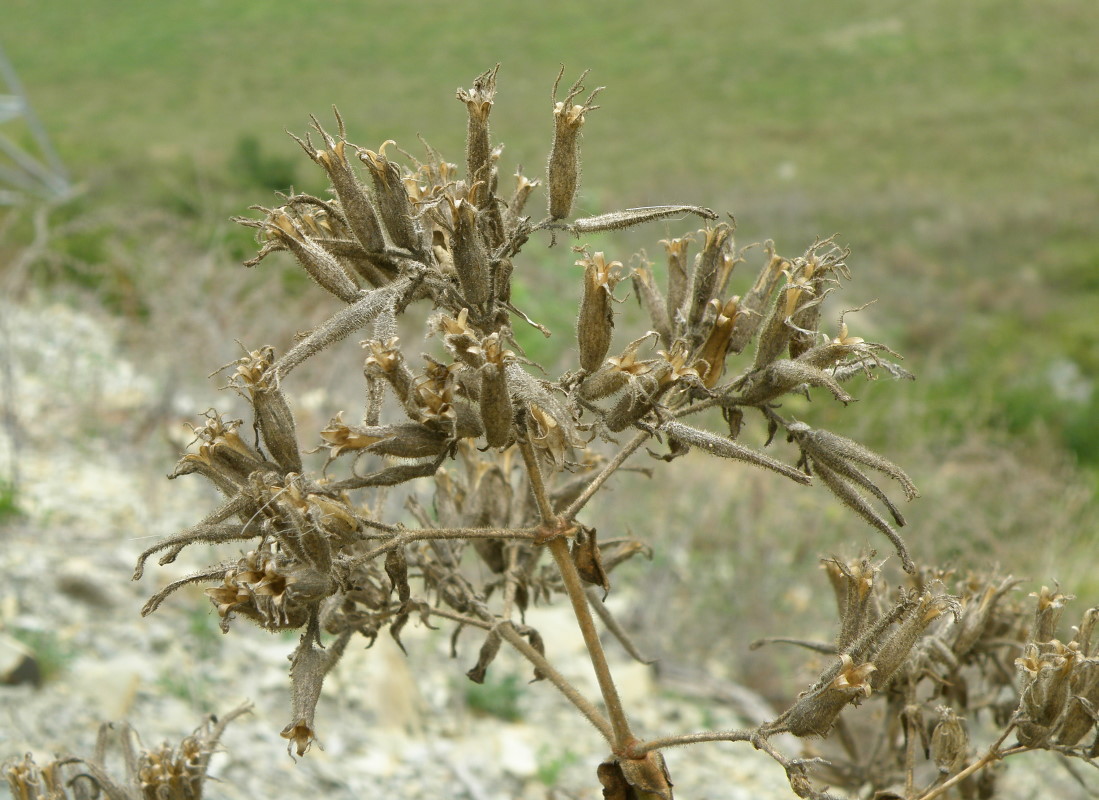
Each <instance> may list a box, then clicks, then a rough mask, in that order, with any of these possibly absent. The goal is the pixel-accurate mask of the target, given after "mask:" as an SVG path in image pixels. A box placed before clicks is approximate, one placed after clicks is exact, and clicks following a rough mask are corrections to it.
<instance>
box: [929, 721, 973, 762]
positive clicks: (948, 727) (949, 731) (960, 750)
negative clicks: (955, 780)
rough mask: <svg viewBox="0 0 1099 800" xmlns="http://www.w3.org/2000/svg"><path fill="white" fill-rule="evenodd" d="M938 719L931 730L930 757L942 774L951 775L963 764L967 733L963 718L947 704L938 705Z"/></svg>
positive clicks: (967, 742) (966, 746)
mask: <svg viewBox="0 0 1099 800" xmlns="http://www.w3.org/2000/svg"><path fill="white" fill-rule="evenodd" d="M936 711H938V712H939V721H938V722H936V723H935V729H934V730H933V731H932V732H931V759H932V760H933V761H934V762H935V766H937V767H938V768H939V772H941V773H942V774H943V775H953V774H955V773H956V772H958V771H959V770H960V769H961V768H962V767H963V766H965V762H966V756H967V755H968V753H969V733H968V732H967V731H966V727H965V720H964V718H962V717H959V716H958V715H957V714H956V713H955V712H954V709H952V708H950V707H949V706H939V707H938V708H937V709H936Z"/></svg>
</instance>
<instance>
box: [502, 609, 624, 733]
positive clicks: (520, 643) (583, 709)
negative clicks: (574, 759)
mask: <svg viewBox="0 0 1099 800" xmlns="http://www.w3.org/2000/svg"><path fill="white" fill-rule="evenodd" d="M499 630H500V636H501V637H502V638H503V639H504V640H505V641H506V642H507V643H508V644H510V645H511V646H512V647H514V648H515V649H516V650H518V651H519V652H520V653H521V654H522V655H523V656H524V657H525V658H526V659H527V660H528V661H530V663H531V664H533V665H534V667H535V669H537V670H538V671H539V672H540V673H542V674H543V675H545V676H546V678H547V679H548V680H549V681H550V683H552V684H553V685H554V686H556V687H557V689H558V690H559V691H560V692H561V694H563V695H565V697H566V698H567V699H568V700H569V702H570V703H572V704H573V705H574V706H576V708H577V710H578V711H580V713H581V714H583V715H584V717H585V718H586V719H587V720H588V722H590V723H591V724H592V725H594V726H595V728H596V730H598V731H599V732H600V733H601V734H603V738H604V739H606V740H607V742H608V743H609V744H612V745H613V744H614V730H613V729H612V727H611V725H610V723H609V722H607V718H606V717H604V716H603V715H602V714H600V713H599V709H597V708H596V707H595V706H594V705H593V704H592V702H591V701H590V700H588V699H587V698H586V697H584V696H583V695H582V694H580V692H578V691H577V690H576V687H575V686H573V685H572V684H571V683H569V681H568V679H567V678H565V676H564V675H562V674H561V673H560V672H558V671H557V669H556V668H555V667H554V666H553V665H552V664H551V663H550V662H549V661H548V660H547V659H546V657H545V656H544V655H542V654H541V653H539V652H538V651H537V650H535V649H534V648H533V647H531V645H530V643H529V642H527V640H526V639H524V638H523V637H522V636H520V635H519V633H518V631H516V630H515V628H514V627H513V626H512V625H511V623H510V622H503V623H501V624H500V628H499Z"/></svg>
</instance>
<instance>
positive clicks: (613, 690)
mask: <svg viewBox="0 0 1099 800" xmlns="http://www.w3.org/2000/svg"><path fill="white" fill-rule="evenodd" d="M519 449H520V452H521V453H522V454H523V462H524V464H525V465H526V468H527V474H528V476H529V479H530V488H531V491H532V492H534V497H535V501H536V502H537V503H538V510H539V512H540V513H541V515H542V521H543V523H544V525H545V527H546V529H547V533H550V534H551V536H552V538H550V540H549V544H548V547H549V551H550V554H551V555H552V556H553V560H554V562H556V564H557V570H558V572H560V573H561V580H562V581H563V582H564V584H565V592H566V593H567V594H568V596H569V600H570V601H571V602H572V611H573V614H574V616H575V617H576V624H577V625H578V626H579V627H580V633H581V634H582V635H583V637H584V645H585V646H586V647H587V650H588V656H589V657H590V658H591V663H592V667H593V668H594V669H595V677H596V680H597V681H598V682H599V691H600V693H601V694H602V695H603V702H604V704H606V706H607V712H608V713H609V714H610V719H611V726H612V728H613V730H614V736H613V739H612V740H611V742H612V744H613V746H614V748H615V750H616V751H617V750H620V749H621V748H623V747H625V746H626V745H627V744H628V743H629V742H630V741H631V740H632V739H633V733H632V732H631V731H630V724H629V721H628V720H627V719H626V714H625V712H624V711H623V709H622V701H621V699H620V698H619V697H618V689H617V687H615V685H614V677H613V676H612V675H611V670H610V666H609V665H608V664H607V655H606V653H605V652H604V651H603V643H602V642H600V641H599V631H597V630H596V628H595V619H594V618H593V617H592V613H591V606H589V605H588V598H587V595H585V594H584V585H583V581H582V580H581V578H580V573H579V572H578V571H577V569H576V565H575V564H574V563H573V561H572V555H571V553H569V545H568V541H567V539H566V538H565V537H564V536H563V535H562V533H561V531H562V528H564V526H565V520H564V519H562V518H560V517H555V516H554V514H553V508H552V506H551V505H550V500H549V496H548V495H547V494H546V487H545V483H544V482H543V480H542V471H541V469H540V468H539V466H538V457H537V455H536V454H535V452H534V447H533V446H532V445H531V443H530V439H529V438H527V437H526V436H522V437H520V439H519ZM616 460H617V459H616ZM604 473H606V470H604ZM574 505H575V504H574Z"/></svg>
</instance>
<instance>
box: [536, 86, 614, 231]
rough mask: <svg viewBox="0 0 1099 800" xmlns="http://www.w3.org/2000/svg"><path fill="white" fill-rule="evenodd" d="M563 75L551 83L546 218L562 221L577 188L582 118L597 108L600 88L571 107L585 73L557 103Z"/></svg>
mask: <svg viewBox="0 0 1099 800" xmlns="http://www.w3.org/2000/svg"><path fill="white" fill-rule="evenodd" d="M564 74H565V68H564V67H561V72H560V73H558V75H557V80H556V81H554V83H553V94H552V99H553V146H552V148H551V149H550V156H549V166H548V168H547V173H546V175H547V177H546V184H547V185H548V186H549V215H550V217H551V218H553V219H565V218H566V217H568V216H569V214H571V213H572V203H573V199H574V198H575V197H576V189H577V187H578V186H579V185H580V128H581V126H583V124H584V115H585V114H586V113H587V112H589V111H594V110H595V109H597V108H599V106H596V105H592V101H593V100H594V99H595V96H596V95H597V94H599V92H600V91H602V89H603V87H602V86H600V87H599V88H597V89H595V90H594V91H593V92H592V93H591V94H590V95H588V99H587V100H585V101H584V103H583V104H576V105H570V104H571V103H572V101H573V100H574V99H576V97H577V95H579V94H580V93H581V92H583V91H584V86H583V84H582V83H581V81H583V80H584V78H585V76H586V75H587V74H588V71H587V70H584V72H583V73H582V74H581V75H580V77H579V78H577V79H576V83H574V84H573V85H572V87H571V88H570V89H569V92H568V94H567V95H565V99H564V100H561V101H558V100H557V87H558V85H559V84H560V82H561V78H562V76H564Z"/></svg>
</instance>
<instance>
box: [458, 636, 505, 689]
mask: <svg viewBox="0 0 1099 800" xmlns="http://www.w3.org/2000/svg"><path fill="white" fill-rule="evenodd" d="M498 652H500V634H499V632H498V631H496V630H495V629H493V630H491V631H489V632H488V636H486V637H485V643H484V644H483V645H481V652H480V654H479V655H478V656H477V663H476V665H474V667H473V669H471V670H470V671H469V672H467V673H466V675H468V676H469V679H470V680H471V681H473V682H474V683H484V682H485V673H487V672H488V665H489V664H491V663H492V661H493V659H495V658H496V654H497V653H498Z"/></svg>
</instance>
